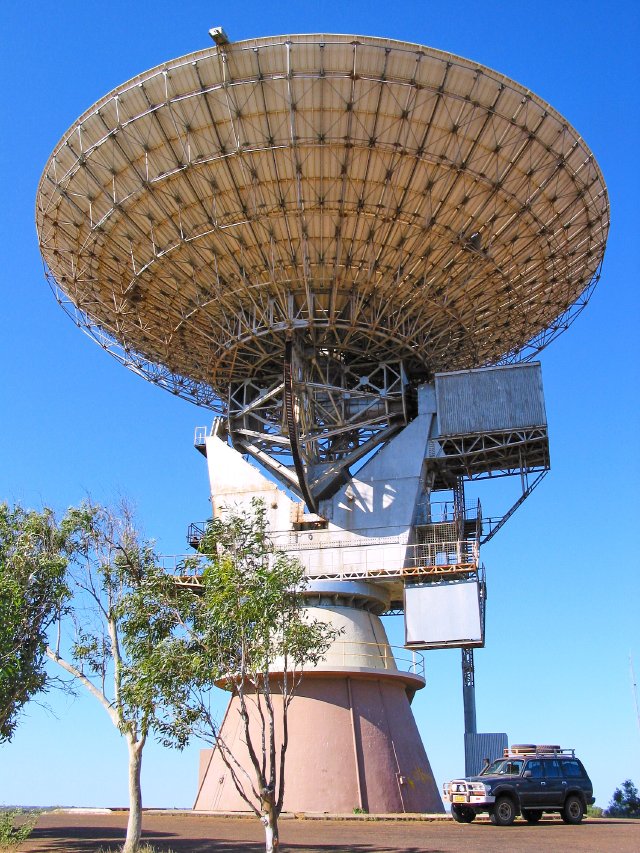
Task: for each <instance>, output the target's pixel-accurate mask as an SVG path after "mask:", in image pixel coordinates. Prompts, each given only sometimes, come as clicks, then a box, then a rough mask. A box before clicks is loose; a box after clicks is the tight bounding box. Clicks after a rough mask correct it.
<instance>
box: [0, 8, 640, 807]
mask: <svg viewBox="0 0 640 853" xmlns="http://www.w3.org/2000/svg"><path fill="white" fill-rule="evenodd" d="M0 15H1V20H0V27H1V32H2V38H3V41H4V44H3V54H4V57H3V58H4V61H3V78H4V84H3V87H2V88H3V95H2V98H1V99H0V110H2V135H1V138H0V144H1V146H2V152H1V154H2V156H1V157H0V169H1V170H2V182H1V184H0V186H1V187H2V191H3V197H2V203H1V205H0V208H1V209H0V217H1V225H2V227H1V229H0V233H1V235H2V239H1V241H0V252H1V253H2V255H1V263H0V271H1V272H0V275H1V276H2V299H3V301H2V313H1V315H0V323H1V329H0V352H1V363H2V365H3V371H2V382H1V383H0V400H1V406H2V408H1V415H2V417H1V420H0V429H1V430H2V441H1V442H0V499H5V500H9V501H20V502H21V503H23V504H24V505H26V506H40V505H42V504H43V503H46V504H49V505H52V506H54V507H56V508H58V509H64V508H65V507H66V506H68V505H70V504H74V503H77V502H79V501H80V500H81V499H82V498H83V496H84V495H85V494H86V493H87V492H90V493H91V494H92V496H93V497H94V498H95V499H97V500H101V501H107V500H110V499H113V498H114V497H117V496H118V495H119V494H124V495H127V496H129V497H130V498H131V499H132V500H133V501H134V502H135V503H136V504H137V506H138V509H139V514H140V518H141V519H142V522H143V524H144V527H145V529H146V531H147V533H148V534H149V535H151V536H155V537H156V538H157V540H158V543H159V547H160V549H161V550H162V551H164V552H165V553H176V552H177V553H181V552H183V551H184V549H185V533H186V528H187V525H188V523H189V522H191V521H198V520H201V519H203V518H205V517H207V515H208V514H209V503H208V484H207V478H206V471H205V463H204V460H203V459H202V457H201V456H200V455H199V454H198V453H196V451H195V450H194V449H193V447H192V438H193V430H194V427H195V426H197V425H199V424H206V423H208V422H209V421H210V415H209V414H208V413H207V412H206V411H204V410H198V409H196V408H195V407H194V406H192V405H190V404H189V403H186V402H183V401H181V400H179V399H177V398H174V397H172V396H171V395H170V394H168V393H166V392H164V391H161V390H160V389H158V388H156V387H153V386H152V385H150V384H148V383H146V382H145V381H143V380H142V379H140V378H138V377H136V376H135V375H134V374H132V373H130V372H129V371H127V370H126V369H125V368H123V367H121V366H120V365H119V364H118V363H117V362H116V361H115V360H114V359H111V358H109V357H108V356H107V355H106V354H105V353H104V352H103V351H102V350H100V348H99V347H97V346H96V345H95V344H94V343H92V342H91V341H89V339H88V338H86V337H85V336H84V335H82V334H81V333H80V331H79V330H78V329H76V328H75V327H74V326H73V324H72V323H71V322H70V321H69V320H68V319H67V318H66V317H65V315H64V313H63V312H62V311H61V310H60V308H59V307H58V306H57V305H56V303H55V301H54V299H53V297H52V295H51V293H50V291H49V289H48V287H47V284H46V282H45V280H44V278H43V274H42V264H41V261H40V256H39V252H38V246H37V241H36V235H35V228H34V197H35V192H36V186H37V183H38V180H39V177H40V173H41V170H42V168H43V166H44V164H45V162H46V160H47V158H48V156H49V154H50V152H51V150H52V149H53V147H54V145H55V144H56V142H57V141H58V139H59V138H60V136H61V135H62V133H63V132H64V131H65V130H66V128H67V127H68V126H69V125H70V124H71V123H72V122H73V121H74V120H75V119H76V118H77V116H78V115H80V113H82V112H83V111H84V110H85V109H86V108H87V107H88V106H90V105H91V104H92V103H93V102H94V101H95V100H97V99H98V98H99V97H100V96H102V95H103V94H105V93H106V92H107V91H109V90H110V89H111V88H113V87H114V86H116V85H118V84H120V83H122V82H124V81H125V80H127V79H129V78H130V77H132V76H134V75H135V74H137V73H139V72H141V71H143V70H146V69H147V68H150V67H152V66H154V65H157V64H159V63H161V62H163V61H164V60H167V59H170V58H173V57H176V56H180V55H182V54H185V53H188V52H191V51H194V50H198V49H200V48H203V47H207V46H208V45H209V43H210V42H209V38H208V36H207V30H208V29H209V27H211V26H217V25H223V26H224V27H225V29H226V30H227V32H228V34H229V36H230V37H231V39H232V40H240V39H243V38H251V37H254V36H261V35H275V34H282V33H293V32H338V33H353V34H369V35H380V36H386V37H390V38H397V39H402V40H407V41H414V42H418V43H422V44H426V45H431V46H433V47H436V48H439V49H441V50H445V51H450V52H453V53H456V54H459V55H461V56H464V57H468V58H471V59H474V60H477V61H478V62H480V63H482V64H484V65H488V66H490V67H492V68H495V69H497V70H498V71H500V72H502V73H504V74H506V75H507V76H509V77H511V78H513V79H514V80H516V81H518V82H519V83H521V84H523V85H525V86H527V87H529V88H530V89H531V90H532V91H534V92H535V93H536V94H538V95H539V96H541V97H542V98H544V99H546V100H547V101H549V102H550V103H551V104H552V105H553V106H554V107H555V108H556V109H557V110H558V111H559V112H561V113H562V114H563V115H564V116H565V117H566V118H567V119H568V120H569V121H570V122H571V124H573V126H574V127H576V128H577V129H578V131H579V132H580V133H581V134H582V135H583V136H584V138H585V139H586V141H587V144H588V145H589V146H590V147H591V149H592V150H593V152H594V153H595V156H596V158H597V160H598V162H599V164H600V166H601V168H602V171H603V173H604V176H605V180H606V182H607V185H608V188H609V193H610V200H611V211H612V230H611V235H610V239H609V245H608V249H607V253H606V256H605V263H604V271H603V277H602V280H601V282H600V284H599V286H598V288H597V289H596V291H595V294H594V296H593V298H592V300H591V303H590V305H589V306H588V308H587V309H586V311H585V312H584V313H583V314H582V315H581V317H580V318H579V319H578V320H577V322H576V323H575V324H574V326H573V327H572V328H571V329H570V330H569V331H568V332H567V333H566V334H564V335H563V336H561V337H560V338H559V339H558V340H557V341H556V342H554V343H553V344H552V345H551V346H550V347H549V349H548V350H547V351H545V352H544V353H543V355H542V364H543V379H544V385H545V392H546V402H547V413H548V418H549V426H550V435H551V453H552V471H551V473H550V474H549V476H548V477H547V478H546V480H545V481H544V482H543V484H542V485H541V486H540V488H539V489H538V490H537V491H536V492H535V493H534V494H533V496H532V497H530V498H529V500H528V501H527V502H526V503H525V505H524V506H523V507H522V508H521V509H520V510H519V511H518V513H516V515H515V517H514V518H513V519H512V520H511V521H510V522H509V523H508V524H507V526H506V527H505V528H504V529H503V531H501V533H500V534H499V535H498V536H497V537H496V538H495V539H494V540H493V541H492V542H491V543H490V544H489V545H487V547H486V548H485V549H484V553H483V558H484V562H485V564H486V566H487V580H488V585H489V600H488V619H487V646H486V648H485V649H483V650H480V651H479V652H477V653H476V669H477V674H476V680H477V688H476V689H477V694H476V700H477V708H478V726H479V730H480V731H506V732H508V734H509V737H510V740H511V742H516V743H517V742H538V743H560V744H562V745H563V746H569V747H575V748H576V749H578V750H579V753H580V755H581V756H582V757H583V758H584V761H585V763H586V765H587V767H588V769H589V771H590V773H591V775H592V777H593V780H594V783H595V792H596V797H597V801H598V803H599V804H600V805H606V804H607V803H608V801H609V799H610V797H611V794H612V792H613V790H614V788H615V787H616V786H617V785H619V784H620V783H621V782H622V781H623V780H624V779H626V778H628V777H631V778H633V779H635V781H636V783H637V784H638V783H640V730H639V728H638V723H637V719H636V714H635V708H634V704H633V695H632V690H631V679H630V671H629V655H630V653H631V654H632V655H633V657H634V660H635V665H636V672H637V673H638V674H639V675H640V619H639V604H640V593H639V589H640V584H639V581H638V572H639V565H638V555H637V551H636V547H637V530H638V524H637V520H638V516H639V514H640V513H639V510H640V506H639V502H638V474H639V473H640V471H639V463H638V453H637V449H636V447H637V440H638V434H639V432H640V423H639V418H638V410H637V396H638V390H639V383H638V345H637V341H638V329H639V328H640V311H639V297H638V292H639V287H638V269H637V266H638V262H637V259H638V249H639V240H638V233H639V231H638V204H639V199H640V192H639V190H640V187H639V182H638V164H637V156H636V155H637V145H638V138H639V136H640V128H639V127H638V115H639V114H640V105H639V104H638V95H637V92H638V89H637V86H638V79H639V73H638V72H639V70H640V69H639V67H638V60H637V58H635V56H636V51H637V48H638V45H639V44H640V38H639V35H640V32H639V29H640V27H639V20H638V6H637V4H636V3H631V2H618V3H615V4H611V5H607V4H603V3H600V2H595V0H582V2H576V0H564V2H559V0H538V2H535V3H531V2H524V0H513V2H509V3H507V2H491V3H484V4H482V3H478V2H469V0H461V1H460V2H455V0H450V2H447V3H443V2H439V3H432V2H430V0H421V2H416V0H408V2H400V3H394V4H391V3H388V2H380V0H366V2H365V0H355V2H348V3H347V2H340V3H338V2H333V0H326V2H313V3H311V2H305V0H300V2H297V3H290V4H289V3H273V2H267V0H260V2H256V0H245V2H243V3H237V4H229V3H225V4H216V3H205V2H193V0H182V2H181V3H175V2H171V3H170V2H166V0H156V2H154V3H144V4H143V3H135V2H133V3H132V2H124V0H111V2H109V3H87V2H77V0H59V2H56V3H53V2H50V0H39V2H34V0H23V2H20V3H3V4H2V11H1V12H0ZM499 492H500V490H499V488H496V489H495V490H494V489H493V487H492V484H489V485H488V486H487V488H486V489H485V490H484V492H483V506H484V508H485V512H486V513H487V514H496V513H497V511H498V510H499V509H500V508H502V506H503V503H502V499H501V496H500V493H499ZM494 498H495V502H494ZM494 510H495V511H494ZM389 623H390V627H389V630H390V635H391V638H392V642H393V641H394V640H395V642H400V641H401V626H400V622H399V620H398V618H397V617H393V618H391V619H390V620H389ZM427 678H428V683H427V687H426V689H425V690H423V691H422V692H421V693H420V694H418V695H417V696H416V699H415V700H414V705H413V707H414V711H415V715H416V719H417V722H418V726H419V728H420V731H421V733H422V737H423V740H424V742H425V745H426V749H427V753H428V754H429V756H430V757H431V760H432V764H433V768H434V772H435V775H436V779H437V781H438V783H441V782H442V781H443V780H444V779H446V778H449V777H451V776H452V775H458V774H460V773H461V772H462V770H463V766H464V761H463V748H462V733H463V716H462V697H461V687H460V685H461V679H460V656H459V652H457V651H455V652H432V653H429V654H428V655H427ZM48 702H49V704H50V706H51V711H49V712H48V711H45V710H44V709H43V708H41V707H39V706H37V705H32V706H31V707H30V708H29V710H28V713H27V715H26V716H25V718H24V720H23V721H22V724H21V726H20V728H19V730H18V732H17V734H16V736H15V738H14V741H13V743H12V744H10V745H8V746H3V747H0V768H1V770H0V804H1V803H30V804H42V805H46V804H53V803H61V804H66V805H122V804H125V803H126V800H127V789H126V749H125V746H124V744H121V743H120V738H119V736H118V735H117V733H116V732H115V730H114V729H113V727H112V725H111V723H110V721H109V720H108V718H107V716H106V714H105V713H104V711H103V710H102V709H101V708H99V707H98V705H97V703H95V702H94V700H92V699H84V698H81V699H78V700H76V701H75V702H71V701H69V700H67V699H62V698H60V697H56V696H54V695H51V696H50V697H49V698H48ZM197 766H198V756H197V749H196V748H195V747H194V748H190V749H188V750H187V751H185V752H184V753H183V754H179V753H174V752H170V751H167V750H164V749H162V748H161V747H158V746H155V745H151V746H150V747H149V748H148V750H147V752H146V753H145V759H144V769H143V793H144V801H145V805H149V806H152V805H157V806H189V805H191V803H192V801H193V797H194V794H195V789H196V781H197Z"/></svg>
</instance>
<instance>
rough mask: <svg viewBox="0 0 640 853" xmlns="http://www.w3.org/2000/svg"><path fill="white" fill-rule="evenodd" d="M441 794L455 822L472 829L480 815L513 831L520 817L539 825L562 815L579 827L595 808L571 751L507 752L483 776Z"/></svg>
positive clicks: (527, 748)
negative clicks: (549, 817)
mask: <svg viewBox="0 0 640 853" xmlns="http://www.w3.org/2000/svg"><path fill="white" fill-rule="evenodd" d="M443 793H444V799H445V801H448V802H450V803H451V815H452V816H453V818H454V820H457V821H458V822H459V823H470V822H471V821H472V820H473V819H474V818H475V816H476V815H477V814H478V813H479V812H489V815H490V816H491V822H492V823H495V824H497V825H498V826H510V825H511V824H512V823H513V822H514V820H515V819H516V817H517V815H518V814H521V815H522V817H523V818H524V819H525V820H526V821H528V822H529V823H537V822H538V821H539V820H540V818H541V817H542V814H543V812H560V815H561V817H562V820H563V821H564V822H565V823H580V821H581V820H582V818H583V817H584V813H585V811H586V809H587V806H590V805H592V804H593V803H594V802H595V800H594V798H593V785H592V784H591V780H590V779H589V777H588V776H587V772H586V770H585V769H584V767H583V765H582V762H581V761H579V760H578V759H577V758H576V756H575V751H574V750H573V749H561V748H560V747H559V746H535V745H533V744H521V745H518V746H512V747H511V748H510V749H506V750H505V752H504V756H503V757H502V758H498V759H496V760H495V761H493V762H492V763H491V764H489V765H488V766H487V767H485V768H484V769H483V770H482V772H481V773H480V775H479V776H471V777H469V778H467V779H454V780H453V781H451V782H445V783H444V785H443Z"/></svg>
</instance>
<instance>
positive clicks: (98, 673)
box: [47, 501, 173, 853]
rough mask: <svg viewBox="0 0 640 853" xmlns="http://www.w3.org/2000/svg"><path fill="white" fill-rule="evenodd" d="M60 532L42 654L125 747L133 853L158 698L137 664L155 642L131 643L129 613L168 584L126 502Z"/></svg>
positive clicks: (76, 515) (76, 513)
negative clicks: (61, 580) (59, 568)
mask: <svg viewBox="0 0 640 853" xmlns="http://www.w3.org/2000/svg"><path fill="white" fill-rule="evenodd" d="M61 531H62V535H63V536H65V537H66V539H67V541H68V542H69V543H70V549H71V554H72V559H71V560H70V562H69V565H68V567H67V571H66V585H67V588H68V591H69V596H70V601H69V606H68V607H67V608H65V610H64V611H62V612H61V618H60V622H59V630H58V632H57V636H56V640H55V642H54V643H53V644H51V645H50V646H49V647H48V648H47V654H48V655H49V657H50V658H51V659H52V660H53V661H55V662H56V664H58V665H59V666H60V667H62V669H63V670H64V671H65V672H66V673H68V674H70V675H71V676H73V678H74V679H76V681H77V682H78V683H79V684H81V685H82V686H83V687H84V688H85V689H86V690H87V691H88V692H89V694H90V695H91V696H93V697H94V698H95V699H96V700H97V701H98V702H99V703H100V705H101V706H102V707H103V708H104V710H105V711H106V713H107V714H108V716H109V718H110V720H111V722H112V723H113V725H114V726H115V727H116V728H117V729H118V730H119V732H120V733H121V734H122V736H123V737H124V738H125V740H126V742H127V747H128V751H129V820H128V824H127V834H126V841H125V845H124V848H123V853H133V851H135V850H136V849H137V848H138V845H139V842H140V837H141V832H142V790H141V769H142V753H143V749H144V746H145V743H146V742H147V738H148V735H149V732H150V730H151V726H152V723H153V718H154V713H155V705H156V701H157V694H158V681H157V677H154V678H148V677H146V676H145V669H144V667H141V666H140V665H139V663H140V661H139V658H140V656H143V657H144V656H146V655H148V654H149V653H150V649H151V646H152V645H153V644H154V643H156V642H158V640H159V639H161V638H160V637H159V636H158V635H157V634H154V632H153V630H152V629H151V628H149V629H148V630H147V632H146V634H145V638H144V640H141V639H140V638H139V637H138V638H137V640H136V643H135V644H133V645H132V644H130V643H129V642H128V638H127V637H128V635H127V631H126V624H127V620H128V618H129V612H128V607H129V605H130V603H131V602H132V601H135V602H138V601H139V598H138V597H136V596H134V595H133V593H134V592H136V591H138V590H139V589H141V588H143V587H145V586H146V585H148V586H150V587H152V588H153V589H154V590H155V593H156V594H161V593H162V591H163V590H164V588H165V586H166V585H167V584H170V585H172V583H173V582H172V581H171V579H170V578H168V577H167V576H166V575H165V574H164V573H163V572H162V570H161V569H160V568H159V567H158V561H157V558H156V554H155V552H154V549H153V543H152V542H150V541H149V540H146V539H144V538H143V537H142V536H141V535H140V533H139V532H138V530H137V528H136V525H135V522H134V518H133V514H132V512H131V509H130V508H129V506H128V505H127V504H126V503H125V502H122V503H121V504H120V505H119V506H118V507H117V508H116V509H115V510H111V509H106V508H105V507H102V506H99V505H97V504H94V503H92V502H91V501H86V502H85V503H84V504H82V505H81V506H80V507H79V508H77V509H71V510H69V511H68V513H67V515H66V517H65V519H64V520H63V522H62V524H61ZM158 624H159V623H158V622H156V625H158ZM155 675H157V674H154V676H155Z"/></svg>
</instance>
